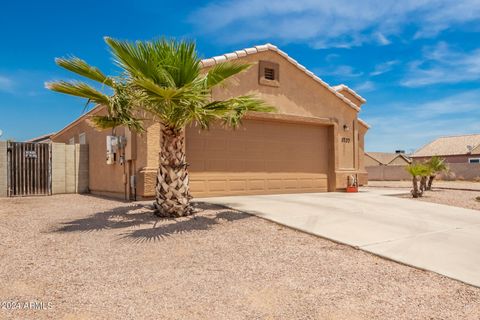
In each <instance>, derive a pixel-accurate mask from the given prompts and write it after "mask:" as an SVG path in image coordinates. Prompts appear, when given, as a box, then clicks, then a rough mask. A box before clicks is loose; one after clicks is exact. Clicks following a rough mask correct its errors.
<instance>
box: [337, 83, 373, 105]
mask: <svg viewBox="0 0 480 320" xmlns="http://www.w3.org/2000/svg"><path fill="white" fill-rule="evenodd" d="M332 88H333V89H334V90H335V91H337V92H338V91H342V90H347V91H348V92H350V93H351V94H352V95H353V96H354V97H355V98H357V99H358V100H360V101H361V102H362V103H365V102H367V100H366V99H365V98H364V97H362V96H361V95H359V94H358V93H356V92H355V90H353V89H351V88H349V87H348V86H347V85H345V84H343V83H342V84H339V85H337V86H333V87H332Z"/></svg>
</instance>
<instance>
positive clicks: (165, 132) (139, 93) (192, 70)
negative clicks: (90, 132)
mask: <svg viewBox="0 0 480 320" xmlns="http://www.w3.org/2000/svg"><path fill="white" fill-rule="evenodd" d="M105 41H106V43H107V45H108V46H109V47H110V49H111V52H112V54H113V57H114V59H115V62H116V64H117V65H118V66H120V67H121V69H122V71H123V73H122V78H119V79H120V80H118V79H116V78H112V77H105V76H103V73H101V72H100V71H99V70H98V69H97V68H94V67H90V66H88V65H87V64H86V63H84V62H83V61H82V63H75V62H76V61H81V60H80V59H78V58H70V59H62V60H57V64H59V65H60V66H62V67H64V68H66V69H68V70H70V71H73V72H75V73H77V74H80V75H82V76H84V77H87V78H89V79H92V80H96V81H99V82H102V83H105V84H106V85H108V86H110V87H112V88H113V90H114V94H113V95H112V96H106V95H102V96H99V95H98V93H99V92H98V91H96V90H95V89H93V88H91V87H89V86H88V87H87V85H86V84H84V83H78V82H55V83H50V84H47V87H48V88H50V89H52V90H54V91H58V92H62V93H67V94H72V95H76V96H81V97H84V98H87V99H89V101H93V102H95V103H99V104H106V105H107V106H109V108H108V109H109V110H110V109H111V111H110V112H109V117H110V118H108V117H107V119H105V118H102V119H97V120H96V124H97V125H98V124H99V123H100V124H102V123H103V122H107V123H109V122H108V121H109V120H110V119H111V122H113V124H112V126H113V125H118V124H120V125H126V126H128V127H130V128H133V129H136V130H139V129H140V130H141V129H142V127H141V125H140V123H141V121H140V119H138V116H137V114H138V113H139V112H141V111H144V112H146V113H147V114H148V115H149V118H151V119H153V120H155V121H157V122H159V123H160V124H161V128H162V129H161V134H162V139H161V146H160V161H159V169H158V173H157V181H156V188H155V191H156V200H155V203H154V206H155V208H156V213H157V215H159V216H163V217H179V216H185V215H189V214H191V213H192V207H191V205H190V199H191V195H190V191H189V176H188V170H187V162H186V155H185V128H186V127H187V126H188V125H190V124H192V123H195V124H197V125H199V126H200V127H201V128H202V129H208V127H209V125H210V124H211V123H212V122H214V121H220V122H222V123H223V124H224V125H226V126H230V127H237V126H238V125H239V124H240V123H241V119H242V118H243V116H244V115H245V114H246V113H247V112H249V111H258V112H271V111H273V110H274V109H273V108H272V107H270V106H268V105H266V104H265V103H264V102H263V101H261V100H259V99H257V98H255V97H253V96H239V97H234V98H231V99H227V100H213V98H212V89H213V88H214V87H217V86H220V85H224V84H225V82H226V80H228V79H229V78H231V77H232V76H234V75H236V74H238V73H240V72H242V71H245V70H247V69H248V68H249V67H250V65H249V64H244V63H233V62H224V63H219V64H217V65H215V66H213V67H211V68H210V69H208V70H207V71H204V72H202V71H203V70H202V65H201V59H200V58H199V56H198V54H197V52H196V47H195V44H194V43H192V42H187V41H175V40H166V39H160V40H155V41H146V42H141V41H137V42H129V41H119V40H115V39H112V38H109V37H106V38H105ZM59 62H62V63H59ZM77 65H80V67H77ZM110 79H111V80H110ZM84 88H86V89H84ZM117 100H121V101H122V103H117V102H116V101H117Z"/></svg>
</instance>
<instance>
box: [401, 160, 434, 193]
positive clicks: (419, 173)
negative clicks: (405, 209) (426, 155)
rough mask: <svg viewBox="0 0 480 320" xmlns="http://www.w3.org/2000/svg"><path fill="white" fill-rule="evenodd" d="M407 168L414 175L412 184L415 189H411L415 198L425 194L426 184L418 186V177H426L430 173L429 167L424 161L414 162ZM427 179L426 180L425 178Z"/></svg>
mask: <svg viewBox="0 0 480 320" xmlns="http://www.w3.org/2000/svg"><path fill="white" fill-rule="evenodd" d="M406 170H407V172H408V173H410V175H411V176H412V185H413V189H412V190H411V194H412V196H413V197H414V198H418V197H421V196H422V195H423V191H424V190H425V188H424V186H422V184H421V186H420V188H419V187H418V177H421V178H420V179H421V180H422V179H423V177H426V176H427V174H428V171H429V169H428V167H427V166H426V165H425V164H423V163H412V164H409V165H408V166H407V167H406ZM425 181H426V180H425Z"/></svg>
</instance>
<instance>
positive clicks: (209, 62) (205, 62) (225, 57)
mask: <svg viewBox="0 0 480 320" xmlns="http://www.w3.org/2000/svg"><path fill="white" fill-rule="evenodd" d="M267 50H271V51H274V52H277V53H278V54H279V55H281V56H283V57H284V58H285V59H287V60H288V61H289V62H290V63H292V64H293V65H294V66H296V67H297V68H298V69H300V70H301V71H303V72H305V74H306V75H307V76H309V77H310V78H312V79H313V80H315V81H316V82H318V83H320V84H321V85H322V86H324V87H325V88H327V89H328V90H329V91H330V92H332V93H333V94H334V95H335V96H337V97H338V98H340V99H341V100H342V101H343V102H345V103H346V104H347V105H348V106H350V107H351V108H353V109H355V110H356V111H360V108H359V107H358V106H357V105H356V104H355V103H353V102H352V101H350V100H349V99H347V98H346V97H345V96H343V95H342V94H341V93H339V92H337V90H335V89H334V88H332V87H331V86H329V85H328V84H327V83H326V82H325V81H323V80H322V79H320V78H319V77H317V76H316V75H315V74H314V73H313V72H312V71H310V70H308V69H307V68H306V67H304V66H303V65H301V64H300V63H298V62H297V60H295V59H293V58H292V57H290V56H289V55H288V54H287V53H286V52H284V51H282V50H280V49H278V47H277V46H275V45H273V44H271V43H267V44H264V45H259V46H254V47H251V48H245V49H242V50H237V51H235V52H230V53H225V54H222V55H220V56H215V57H212V58H207V59H202V60H201V62H200V63H201V65H202V68H206V67H210V66H213V65H215V64H217V63H222V62H226V61H231V60H235V59H238V58H241V57H245V56H247V55H250V54H255V53H259V52H263V51H267ZM344 86H345V85H344ZM345 87H346V88H348V87H347V86H345ZM348 89H349V90H351V91H353V90H352V89H350V88H348ZM352 94H354V95H357V93H356V92H355V91H353V93H352ZM359 97H360V96H359ZM360 98H361V99H363V98H362V97H360ZM363 100H365V99H363ZM100 107H101V106H98V105H97V106H95V107H94V108H92V110H90V111H89V112H88V113H85V114H83V115H82V116H81V117H80V118H78V119H76V120H75V121H73V122H72V123H70V124H69V125H67V126H66V127H65V128H63V129H62V130H60V131H58V132H57V133H56V134H54V135H57V134H60V133H61V132H63V131H64V130H66V129H67V128H69V127H71V126H72V125H74V124H75V123H77V122H78V121H80V120H82V119H83V118H85V117H86V116H87V115H88V114H90V113H92V112H97V111H99V109H100ZM358 121H359V122H360V123H361V124H363V125H364V126H365V127H367V128H370V125H368V123H366V122H365V121H363V120H361V119H360V118H358Z"/></svg>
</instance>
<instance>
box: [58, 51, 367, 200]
mask: <svg viewBox="0 0 480 320" xmlns="http://www.w3.org/2000/svg"><path fill="white" fill-rule="evenodd" d="M229 60H238V61H241V62H249V63H252V64H253V66H252V67H251V68H250V69H249V70H247V71H246V72H244V73H242V74H240V75H238V76H236V79H234V81H231V82H230V83H229V84H228V85H227V86H226V87H224V88H218V89H216V90H215V91H214V92H213V96H214V98H215V99H222V98H229V97H232V96H237V95H244V94H255V95H257V96H258V97H259V98H261V99H264V100H265V101H266V102H268V103H269V104H271V105H273V106H275V107H276V109H277V112H276V113H273V114H263V113H252V114H249V115H248V116H247V118H246V119H245V120H244V121H243V125H242V126H241V127H240V128H238V129H236V130H231V129H225V128H222V127H220V126H219V125H214V126H213V127H211V128H210V130H209V131H200V130H199V129H198V128H197V127H195V126H192V127H190V128H188V129H187V130H186V133H185V134H186V154H187V161H188V163H189V173H190V186H191V191H192V194H193V195H194V196H196V197H203V196H217V195H241V194H275V193H298V192H324V191H335V190H338V189H342V188H345V187H346V185H347V179H348V176H349V175H352V174H353V175H357V176H358V178H359V181H360V183H362V184H363V183H366V181H367V173H366V171H365V168H364V136H365V133H366V132H367V130H368V128H369V126H368V125H367V124H366V123H365V122H363V121H362V120H360V119H359V118H358V113H359V111H360V108H361V106H362V104H364V103H365V99H363V98H362V97H361V96H360V95H358V94H357V93H355V92H354V91H353V90H351V89H350V88H348V87H347V86H344V85H340V86H336V87H330V86H329V85H328V84H326V83H325V82H324V81H322V80H321V79H320V78H318V77H317V76H315V75H314V74H313V73H312V72H311V71H309V70H307V69H306V68H305V67H304V66H302V65H301V64H299V63H298V62H297V61H295V60H294V59H292V58H291V57H289V56H288V55H287V54H286V53H285V52H283V51H281V50H279V49H278V48H277V47H276V46H273V45H271V44H267V45H262V46H256V47H253V48H247V49H244V50H239V51H235V52H232V53H227V54H224V55H221V56H217V57H213V58H210V59H205V60H203V61H202V65H203V67H204V68H209V67H211V66H213V65H215V64H216V63H220V62H224V61H229ZM104 112H105V110H104V108H102V107H101V106H97V107H96V108H94V109H93V110H91V111H90V112H88V113H87V114H85V115H83V116H82V117H80V118H79V119H77V120H76V121H74V122H73V123H71V124H69V125H68V126H67V127H65V128H64V129H62V130H61V131H60V132H58V133H57V134H55V135H54V136H52V137H51V139H52V141H54V142H65V143H84V144H88V145H89V150H90V152H89V155H90V156H89V157H90V158H89V163H90V177H89V180H90V181H89V188H90V191H91V192H92V193H96V194H106V195H114V196H123V195H124V194H126V195H127V196H128V197H130V198H131V195H132V194H134V193H135V194H136V197H137V198H148V197H153V196H154V193H155V192H154V186H155V179H156V171H157V166H158V153H159V147H160V139H161V136H160V127H159V124H158V123H150V124H147V131H146V132H145V133H144V134H141V135H140V134H136V133H132V132H129V131H128V130H126V129H124V128H118V129H117V130H116V135H122V136H125V137H126V141H127V143H126V147H125V154H124V157H123V156H122V157H120V155H118V156H117V157H116V159H115V161H114V163H113V164H107V163H106V161H105V156H106V136H107V135H110V134H111V132H110V131H97V130H96V129H94V128H92V127H91V126H90V125H89V122H88V119H89V117H90V116H91V115H94V114H101V113H104ZM123 160H124V161H123Z"/></svg>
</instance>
